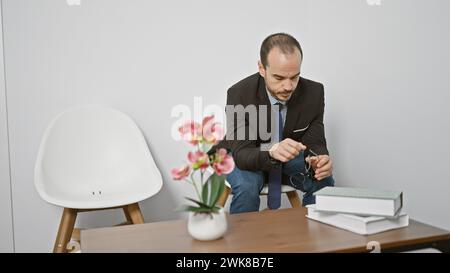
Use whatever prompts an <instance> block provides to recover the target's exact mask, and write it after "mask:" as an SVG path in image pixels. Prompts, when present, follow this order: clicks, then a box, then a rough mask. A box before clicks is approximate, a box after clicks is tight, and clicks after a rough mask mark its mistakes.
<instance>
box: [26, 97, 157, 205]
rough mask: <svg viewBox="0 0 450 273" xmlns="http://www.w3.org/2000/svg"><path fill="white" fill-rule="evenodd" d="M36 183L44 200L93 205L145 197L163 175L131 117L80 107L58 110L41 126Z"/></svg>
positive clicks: (150, 193) (154, 188) (102, 109)
mask: <svg viewBox="0 0 450 273" xmlns="http://www.w3.org/2000/svg"><path fill="white" fill-rule="evenodd" d="M35 186H36V189H37V191H38V193H39V194H40V196H41V197H42V198H43V199H44V200H46V201H47V202H49V203H52V204H55V205H59V206H62V207H68V208H93V209H94V208H106V207H114V206H122V205H127V204H131V203H135V202H139V201H142V200H144V199H147V198H149V197H151V196H153V195H155V194H156V193H158V192H159V190H160V189H161V187H162V177H161V173H160V172H159V170H158V168H157V166H156V164H155V162H154V160H153V158H152V155H151V154H150V151H149V149H148V146H147V143H146V141H145V138H144V136H143V135H142V133H141V131H140V130H139V128H138V127H137V125H136V124H135V123H134V121H133V120H132V119H131V118H130V117H128V116H127V115H125V114H123V113H121V112H119V111H117V110H114V109H111V108H107V107H101V106H81V107H76V108H72V109H69V110H67V111H65V112H63V113H61V114H59V115H58V116H57V117H56V118H55V119H54V120H53V121H52V122H51V123H50V125H49V126H48V128H47V129H46V131H45V133H44V136H43V139H42V142H41V145H40V148H39V152H38V156H37V160H36V165H35Z"/></svg>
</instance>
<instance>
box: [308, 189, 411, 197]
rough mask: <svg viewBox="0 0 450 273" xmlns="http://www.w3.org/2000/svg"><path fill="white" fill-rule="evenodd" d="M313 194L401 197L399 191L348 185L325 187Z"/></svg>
mask: <svg viewBox="0 0 450 273" xmlns="http://www.w3.org/2000/svg"><path fill="white" fill-rule="evenodd" d="M314 195H316V196H318V195H322V196H337V197H352V198H367V199H387V200H396V199H397V198H402V192H401V191H386V190H378V189H365V188H350V187H325V188H323V189H320V190H318V191H316V192H315V193H314Z"/></svg>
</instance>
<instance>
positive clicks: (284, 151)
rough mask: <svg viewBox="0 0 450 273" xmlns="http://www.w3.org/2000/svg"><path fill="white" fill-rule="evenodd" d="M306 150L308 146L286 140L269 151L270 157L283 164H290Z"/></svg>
mask: <svg viewBox="0 0 450 273" xmlns="http://www.w3.org/2000/svg"><path fill="white" fill-rule="evenodd" d="M305 149H306V146H305V145H303V144H302V143H300V142H297V141H295V140H293V139H290V138H286V139H284V140H283V141H281V142H279V143H276V144H275V145H273V146H272V147H271V148H270V150H269V155H270V156H271V157H272V158H275V159H276V160H279V161H281V162H288V161H289V160H291V159H293V158H294V157H296V156H297V155H298V154H299V153H300V152H301V151H303V150H305Z"/></svg>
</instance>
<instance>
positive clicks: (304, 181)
mask: <svg viewBox="0 0 450 273" xmlns="http://www.w3.org/2000/svg"><path fill="white" fill-rule="evenodd" d="M313 156H314V157H318V156H319V155H318V154H317V153H316V152H314V151H313V150H311V149H308V150H307V151H305V152H304V157H305V170H304V171H303V172H299V173H298V174H296V175H293V176H290V177H289V180H290V182H291V185H292V186H293V187H294V188H296V189H299V190H301V191H303V192H308V191H310V190H311V188H312V186H313V184H312V183H313V181H314V180H316V179H315V177H314V176H315V175H316V173H315V171H314V168H313V167H312V164H311V161H312V160H311V157H313Z"/></svg>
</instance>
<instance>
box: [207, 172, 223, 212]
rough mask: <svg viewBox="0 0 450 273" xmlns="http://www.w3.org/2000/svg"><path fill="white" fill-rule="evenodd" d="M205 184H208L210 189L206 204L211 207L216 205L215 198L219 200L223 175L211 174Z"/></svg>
mask: <svg viewBox="0 0 450 273" xmlns="http://www.w3.org/2000/svg"><path fill="white" fill-rule="evenodd" d="M206 184H210V187H211V191H210V196H209V200H208V201H209V202H208V203H207V204H208V206H210V207H213V206H215V205H216V203H217V200H219V197H220V195H221V194H222V192H223V190H224V189H225V176H223V175H221V176H219V175H217V174H213V175H211V176H210V178H209V179H208V181H207V183H206Z"/></svg>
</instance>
